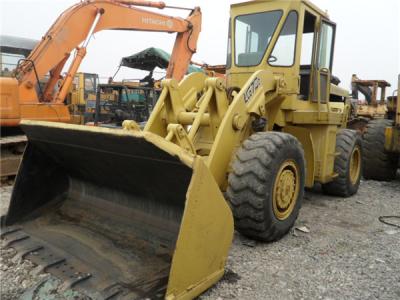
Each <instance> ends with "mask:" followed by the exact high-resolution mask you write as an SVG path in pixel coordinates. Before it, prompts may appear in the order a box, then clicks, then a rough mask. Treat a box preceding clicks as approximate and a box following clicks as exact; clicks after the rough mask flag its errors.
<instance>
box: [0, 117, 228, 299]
mask: <svg viewBox="0 0 400 300" xmlns="http://www.w3.org/2000/svg"><path fill="white" fill-rule="evenodd" d="M22 128H23V130H24V131H25V133H26V134H27V137H28V145H27V148H26V151H25V153H24V156H23V160H22V163H21V166H20V170H19V173H18V175H17V178H16V182H15V186H14V190H13V193H12V197H11V202H10V207H9V210H8V214H7V215H6V217H5V220H4V221H3V226H5V227H3V228H2V233H1V235H2V239H3V240H4V243H5V245H6V246H8V247H13V248H15V249H16V250H17V251H18V253H19V256H20V257H21V258H23V259H29V260H31V261H32V262H33V263H35V264H37V265H38V267H37V268H38V271H44V272H49V273H51V274H53V275H55V276H56V277H59V278H60V279H62V280H63V282H64V283H63V288H73V289H76V290H80V291H84V293H85V294H87V295H88V296H90V297H92V298H93V299H164V298H165V299H169V300H172V299H192V298H193V297H195V296H197V295H199V294H200V293H202V292H203V291H204V290H206V289H207V288H208V287H210V286H211V285H213V284H214V283H215V282H216V281H218V280H219V279H220V278H221V276H222V275H223V272H224V265H225V261H226V258H227V255H228V251H229V247H230V244H231V241H232V236H233V220H232V216H231V211H230V209H229V207H228V205H227V204H226V202H225V200H224V198H223V195H222V193H221V191H220V189H219V187H218V185H217V184H216V182H215V180H214V178H213V176H212V175H211V173H210V171H209V170H208V168H207V167H206V165H205V163H204V161H203V159H202V158H200V157H198V156H194V155H191V154H189V153H188V152H185V151H184V150H183V149H182V148H180V147H178V146H176V145H175V144H173V143H170V142H167V141H165V140H164V139H163V138H161V137H159V136H157V135H154V134H152V133H149V132H133V131H132V132H131V131H126V130H120V129H109V128H97V127H86V126H80V125H70V124H60V123H49V122H34V121H24V122H23V123H22Z"/></svg>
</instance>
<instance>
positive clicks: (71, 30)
mask: <svg viewBox="0 0 400 300" xmlns="http://www.w3.org/2000/svg"><path fill="white" fill-rule="evenodd" d="M138 6H143V7H155V8H159V9H163V8H164V7H165V4H164V3H163V2H151V1H129V0H124V1H118V0H116V1H111V0H89V1H84V2H80V3H78V4H76V5H74V6H72V7H71V8H69V9H67V10H66V11H65V12H63V13H62V14H61V15H60V16H59V18H58V19H57V20H56V22H55V23H54V24H53V25H52V26H51V27H50V29H49V30H48V31H47V33H46V34H45V35H44V36H43V38H42V40H41V42H40V43H39V44H38V45H37V46H36V47H35V48H34V49H33V51H32V52H31V54H30V55H29V57H28V58H27V59H26V60H22V61H21V62H20V64H19V66H18V68H17V69H16V79H17V80H3V79H1V81H0V86H1V89H2V91H3V93H2V95H1V97H2V101H1V103H2V105H5V106H1V107H0V112H1V116H2V117H1V126H18V124H19V122H20V120H22V119H37V120H51V121H61V122H68V121H69V119H70V116H69V112H68V110H67V108H66V107H65V105H64V104H63V102H64V99H65V96H66V94H67V91H68V90H69V87H70V85H71V82H72V78H73V77H74V75H75V73H76V72H77V70H78V68H79V65H80V63H81V61H82V60H83V59H84V57H85V54H86V47H87V45H88V43H89V41H90V37H91V36H92V34H93V33H96V32H99V31H102V30H133V31H152V32H167V33H173V32H176V33H177V37H176V41H175V45H174V48H173V51H172V56H171V62H170V64H169V67H168V70H167V78H175V79H177V80H181V79H182V78H183V76H184V75H185V74H186V71H187V67H188V66H189V64H190V60H191V57H192V55H193V53H195V52H196V44H197V39H198V36H199V33H200V31H201V11H200V9H199V8H194V9H193V11H192V12H191V13H190V15H189V16H188V17H187V18H186V19H183V18H180V17H171V16H168V15H163V14H160V13H157V12H154V11H149V10H145V9H142V8H138ZM75 49H76V52H75V55H74V56H73V61H72V63H71V65H70V67H69V70H68V72H67V74H66V75H65V76H64V77H61V76H60V75H61V72H62V70H63V69H64V67H65V63H66V62H67V60H68V58H69V57H70V56H71V53H72V52H73V51H74V50H75ZM48 73H49V74H50V79H49V80H48V81H47V82H46V84H45V86H44V87H42V86H41V85H40V84H39V81H40V80H42V79H43V78H44V77H45V75H46V74H48ZM57 84H58V85H59V86H60V88H59V89H57V88H56V85H57ZM55 90H56V92H54V91H55ZM3 98H7V99H5V101H3Z"/></svg>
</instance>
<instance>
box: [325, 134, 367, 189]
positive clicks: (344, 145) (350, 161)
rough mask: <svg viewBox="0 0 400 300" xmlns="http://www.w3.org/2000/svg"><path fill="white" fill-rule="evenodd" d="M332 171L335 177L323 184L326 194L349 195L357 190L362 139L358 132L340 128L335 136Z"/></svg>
mask: <svg viewBox="0 0 400 300" xmlns="http://www.w3.org/2000/svg"><path fill="white" fill-rule="evenodd" d="M336 152H338V153H339V155H338V156H336V158H335V165H334V171H335V173H336V174H337V177H335V178H334V179H333V181H331V182H329V183H326V184H323V185H322V189H323V191H324V192H325V193H326V194H329V195H333V196H341V197H349V196H351V195H354V194H355V193H357V191H358V187H359V185H360V180H361V174H362V155H363V152H362V141H361V136H360V134H359V133H358V132H357V131H355V130H351V129H342V130H340V131H339V133H338V134H337V136H336Z"/></svg>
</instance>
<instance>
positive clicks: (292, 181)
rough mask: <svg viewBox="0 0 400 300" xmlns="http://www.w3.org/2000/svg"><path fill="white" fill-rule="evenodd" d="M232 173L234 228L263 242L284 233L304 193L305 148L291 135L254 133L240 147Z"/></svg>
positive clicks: (230, 181) (292, 219)
mask: <svg viewBox="0 0 400 300" xmlns="http://www.w3.org/2000/svg"><path fill="white" fill-rule="evenodd" d="M232 167H233V170H232V172H231V174H230V175H229V179H228V189H227V198H228V201H229V203H230V206H231V208H232V211H233V216H234V219H235V228H236V230H237V231H239V232H240V233H241V234H243V235H245V236H248V237H250V238H253V239H257V240H261V241H267V242H270V241H275V240H278V239H280V238H281V237H282V236H283V235H285V234H286V233H287V232H288V231H289V230H290V228H291V227H292V226H293V224H294V222H295V221H296V219H297V216H298V213H299V210H300V207H301V202H302V199H303V194H304V181H305V162H304V151H303V148H302V146H301V144H300V143H299V141H298V140H297V139H296V138H295V137H294V136H292V135H290V134H287V133H280V132H260V133H256V134H253V135H252V136H251V137H249V138H248V139H247V140H246V141H245V142H244V143H243V145H242V146H241V148H240V149H239V150H238V152H237V154H236V159H235V161H234V163H233V166H232Z"/></svg>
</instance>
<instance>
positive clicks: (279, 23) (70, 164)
mask: <svg viewBox="0 0 400 300" xmlns="http://www.w3.org/2000/svg"><path fill="white" fill-rule="evenodd" d="M230 20H231V21H230V22H231V23H230V32H229V47H228V49H229V51H228V52H229V53H228V64H227V70H226V81H224V80H223V79H221V78H208V77H206V75H204V74H203V73H192V74H190V75H188V76H187V77H185V78H184V79H183V80H182V81H181V82H178V81H176V80H174V79H168V80H164V81H163V82H162V86H163V89H162V92H161V95H160V97H159V100H158V102H157V104H156V106H155V108H154V110H153V112H152V114H151V116H150V119H149V121H148V122H147V124H146V127H145V128H144V130H143V131H141V130H140V129H139V126H137V124H135V122H132V121H125V122H124V128H125V130H117V129H109V128H96V127H87V126H86V127H85V126H78V125H69V124H55V123H48V122H35V121H24V122H23V123H22V127H23V129H24V131H25V132H26V133H27V136H28V139H29V144H28V147H27V149H26V151H25V154H24V159H23V162H22V165H21V169H20V172H19V174H18V176H17V179H16V183H15V187H14V191H13V194H12V199H11V204H10V209H9V211H8V214H7V216H6V219H5V224H6V225H7V228H6V229H4V230H5V232H6V233H5V234H3V238H4V239H5V240H6V241H8V242H9V243H11V244H12V246H13V247H15V248H16V249H18V250H19V251H24V249H25V251H26V249H32V248H34V247H40V246H42V247H44V249H45V253H47V255H37V256H34V255H31V254H28V255H26V256H25V257H26V258H27V259H31V260H33V261H34V262H36V263H38V264H42V265H43V264H44V265H46V264H47V266H48V267H47V268H46V271H48V272H50V273H53V274H56V275H57V276H59V277H60V278H62V279H66V280H67V283H71V282H72V283H74V284H73V287H74V288H76V289H82V290H84V291H85V292H86V293H88V294H90V295H100V296H102V297H103V298H107V297H110V295H114V296H115V297H120V298H125V299H143V298H151V299H153V298H157V297H158V298H165V299H168V300H172V299H192V298H194V297H196V296H197V295H199V294H200V293H202V292H203V291H204V290H206V289H207V288H209V287H210V286H211V285H213V284H214V283H215V282H217V281H218V280H219V279H220V278H221V277H222V275H223V273H224V265H225V262H226V259H227V256H228V251H229V247H230V244H231V241H232V236H233V226H234V223H235V227H236V229H237V230H238V231H239V232H241V233H242V234H244V235H246V236H248V237H251V238H254V239H257V240H261V241H274V240H277V239H279V238H281V237H282V236H283V235H285V234H286V233H287V232H288V231H289V230H290V228H291V227H292V226H293V224H294V222H295V220H296V218H297V215H298V213H299V209H300V206H301V203H302V199H303V193H304V187H305V186H306V187H312V186H313V185H314V183H316V182H319V183H321V184H322V187H323V191H324V192H326V193H329V194H335V195H340V196H344V197H347V196H350V195H353V194H354V193H356V192H357V189H358V186H359V182H360V175H361V155H362V147H361V140H360V137H359V135H358V134H357V132H355V131H353V130H349V129H345V127H346V124H347V116H348V112H349V107H350V103H349V98H348V97H347V96H348V93H347V92H346V91H345V90H343V89H341V88H339V87H338V86H336V85H332V84H331V70H332V65H333V62H332V59H333V50H334V40H335V39H334V37H335V24H334V23H332V22H331V21H330V20H329V18H328V16H327V14H326V13H325V12H323V11H322V10H320V9H318V8H317V7H316V6H314V5H313V4H311V3H310V2H308V1H303V0H302V1H300V0H296V1H252V2H246V3H241V4H235V5H232V7H231V19H230ZM307 49H308V51H307ZM28 173H29V176H27V174H28ZM105 174H107V176H105ZM38 186H40V187H42V188H40V189H38V188H37V187H38ZM224 192H226V199H225V198H224ZM232 213H233V216H234V218H232ZM233 220H234V222H233ZM22 235H27V236H28V237H29V238H25V239H21V236H22ZM18 238H19V239H18ZM43 241H45V246H43V244H44V243H43ZM65 249H68V251H65ZM24 253H27V252H24ZM50 253H52V255H53V256H52V257H53V258H54V257H55V258H57V259H60V261H62V262H63V264H62V265H59V264H57V263H55V264H52V265H50V264H49V261H50V259H49V254H50ZM57 266H58V267H60V268H61V269H60V268H58V267H57ZM64 268H65V269H66V270H70V269H71V268H72V270H73V272H72V273H71V272H67V273H63V272H61V271H60V270H64ZM69 274H72V278H71V277H68V275H69ZM74 274H79V278H78V277H77V276H78V275H74ZM71 285H72V284H71Z"/></svg>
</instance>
